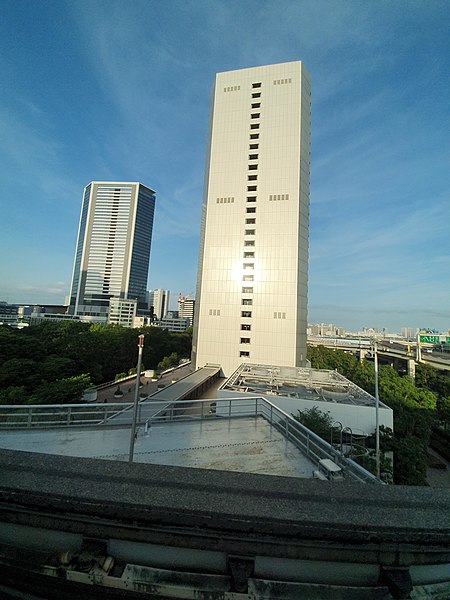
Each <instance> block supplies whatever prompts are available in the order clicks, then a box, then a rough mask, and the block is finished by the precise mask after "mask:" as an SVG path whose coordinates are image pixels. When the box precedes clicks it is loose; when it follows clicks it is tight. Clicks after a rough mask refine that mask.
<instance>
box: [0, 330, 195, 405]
mask: <svg viewBox="0 0 450 600" xmlns="http://www.w3.org/2000/svg"><path fill="white" fill-rule="evenodd" d="M139 334H144V335H145V344H144V350H143V357H142V363H143V365H144V366H145V367H146V368H148V369H156V367H157V366H158V364H159V363H160V362H161V361H163V359H164V358H165V357H167V356H170V355H172V354H176V355H177V357H179V359H181V358H188V357H189V356H190V353H191V340H192V338H191V335H190V334H189V333H172V332H169V331H167V330H165V329H161V328H158V327H145V328H143V329H140V330H137V329H128V328H124V327H121V326H118V325H101V324H97V323H96V324H89V323H80V322H76V321H59V322H51V323H42V324H40V325H35V326H31V327H27V328H24V329H20V330H15V329H11V328H10V327H8V326H0V403H1V404H23V403H24V402H36V403H42V402H44V400H45V399H47V400H46V403H47V402H48V403H53V402H55V403H63V402H78V401H80V396H81V392H82V391H83V386H84V388H86V387H89V385H91V384H94V385H98V384H100V383H105V382H107V381H112V380H114V379H115V377H116V375H117V374H118V373H123V372H128V371H129V370H130V369H132V368H133V367H135V366H136V363H137V354H138V348H137V338H138V335H139ZM79 388H80V389H81V391H79ZM64 390H67V393H66V392H65V391H64Z"/></svg>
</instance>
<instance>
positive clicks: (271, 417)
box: [270, 404, 273, 425]
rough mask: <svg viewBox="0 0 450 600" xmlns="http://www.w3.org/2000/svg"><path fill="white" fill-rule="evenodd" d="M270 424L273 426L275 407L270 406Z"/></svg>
mask: <svg viewBox="0 0 450 600" xmlns="http://www.w3.org/2000/svg"><path fill="white" fill-rule="evenodd" d="M270 424H271V425H273V406H272V404H271V405H270Z"/></svg>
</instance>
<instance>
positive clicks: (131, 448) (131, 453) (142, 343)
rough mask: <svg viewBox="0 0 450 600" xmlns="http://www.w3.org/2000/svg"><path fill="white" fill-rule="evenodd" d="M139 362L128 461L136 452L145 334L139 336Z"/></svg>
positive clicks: (131, 460) (131, 459)
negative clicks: (135, 443)
mask: <svg viewBox="0 0 450 600" xmlns="http://www.w3.org/2000/svg"><path fill="white" fill-rule="evenodd" d="M138 348H139V352H138V362H137V367H136V387H135V389H134V407H133V420H132V423H131V434H130V454H129V456H128V462H133V454H134V442H135V438H136V421H137V412H138V404H139V384H140V382H141V363H142V350H143V348H144V336H143V335H140V336H139V337H138Z"/></svg>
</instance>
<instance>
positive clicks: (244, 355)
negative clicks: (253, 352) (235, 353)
mask: <svg viewBox="0 0 450 600" xmlns="http://www.w3.org/2000/svg"><path fill="white" fill-rule="evenodd" d="M239 356H241V357H242V356H243V357H246V358H248V357H249V356H250V352H242V351H241V352H239Z"/></svg>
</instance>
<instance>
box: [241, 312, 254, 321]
mask: <svg viewBox="0 0 450 600" xmlns="http://www.w3.org/2000/svg"><path fill="white" fill-rule="evenodd" d="M241 317H244V319H251V318H252V311H251V310H243V311H242V312H241Z"/></svg>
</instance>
